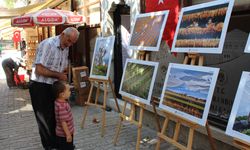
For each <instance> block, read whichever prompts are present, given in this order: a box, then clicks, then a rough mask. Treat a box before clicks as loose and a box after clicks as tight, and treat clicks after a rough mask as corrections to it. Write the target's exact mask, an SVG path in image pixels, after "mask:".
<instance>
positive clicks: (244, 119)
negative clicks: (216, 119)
mask: <svg viewBox="0 0 250 150" xmlns="http://www.w3.org/2000/svg"><path fill="white" fill-rule="evenodd" d="M226 134H228V135H230V136H232V137H235V138H238V139H240V140H243V141H245V142H248V143H249V141H250V72H246V71H243V72H242V75H241V79H240V83H239V86H238V90H237V93H236V96H235V99H234V104H233V108H232V110H231V114H230V118H229V121H228V125H227V129H226Z"/></svg>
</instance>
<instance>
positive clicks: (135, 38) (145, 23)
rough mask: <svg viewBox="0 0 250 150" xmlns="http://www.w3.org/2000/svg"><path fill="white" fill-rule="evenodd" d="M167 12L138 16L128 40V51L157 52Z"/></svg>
mask: <svg viewBox="0 0 250 150" xmlns="http://www.w3.org/2000/svg"><path fill="white" fill-rule="evenodd" d="M168 13H169V11H168V10H167V11H158V12H151V13H144V14H139V15H137V16H136V20H135V24H134V26H132V32H131V36H130V39H129V46H128V47H129V49H133V50H147V51H158V50H159V47H160V44H161V38H162V34H163V31H164V28H165V25H166V22H167V17H168Z"/></svg>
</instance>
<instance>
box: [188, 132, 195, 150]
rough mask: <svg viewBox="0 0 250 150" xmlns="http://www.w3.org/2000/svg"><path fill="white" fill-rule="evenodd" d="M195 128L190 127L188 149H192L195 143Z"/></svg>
mask: <svg viewBox="0 0 250 150" xmlns="http://www.w3.org/2000/svg"><path fill="white" fill-rule="evenodd" d="M193 137H194V129H193V128H190V129H189V134H188V144H187V149H188V150H191V149H192V145H193Z"/></svg>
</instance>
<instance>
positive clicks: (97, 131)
mask: <svg viewBox="0 0 250 150" xmlns="http://www.w3.org/2000/svg"><path fill="white" fill-rule="evenodd" d="M19 55H20V52H19V51H16V50H6V51H4V52H3V55H2V57H1V58H0V63H1V61H2V60H3V59H5V58H7V57H10V56H19ZM72 112H73V117H74V123H75V128H76V133H75V136H74V143H75V145H76V146H77V148H78V149H81V150H134V149H135V145H136V139H137V127H136V126H135V125H132V124H129V123H126V124H125V125H123V126H122V128H121V131H120V135H119V138H118V142H117V146H114V145H113V140H114V135H115V130H116V126H117V123H118V120H119V115H118V113H117V112H114V111H111V112H106V130H105V131H106V133H105V135H104V137H103V138H102V137H101V123H98V124H94V123H92V120H93V118H97V119H98V120H101V116H102V111H101V110H100V109H96V108H94V107H90V108H89V109H88V114H87V118H86V121H85V128H84V129H81V128H80V121H81V118H82V113H83V107H80V106H76V105H73V106H72ZM141 137H142V139H143V138H146V137H148V138H149V139H153V138H156V131H154V130H151V129H149V128H147V127H145V126H143V128H142V136H141ZM162 143H164V142H162ZM161 146H162V148H161V149H164V150H165V149H168V150H174V149H176V148H175V147H173V146H171V145H169V144H167V143H165V144H161ZM42 149H43V148H42V144H41V141H40V136H39V133H38V127H37V123H36V121H35V116H34V113H33V110H32V106H31V101H30V96H29V91H28V90H24V89H9V88H8V87H7V84H6V81H5V74H4V72H3V70H2V66H1V67H0V150H42ZM140 149H142V150H154V149H155V144H149V143H142V144H141V145H140Z"/></svg>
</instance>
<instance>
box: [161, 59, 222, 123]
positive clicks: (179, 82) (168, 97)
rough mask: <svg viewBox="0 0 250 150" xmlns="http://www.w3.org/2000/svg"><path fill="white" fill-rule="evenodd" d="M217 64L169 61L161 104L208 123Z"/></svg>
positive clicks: (194, 120) (193, 120)
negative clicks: (211, 65) (206, 64)
mask: <svg viewBox="0 0 250 150" xmlns="http://www.w3.org/2000/svg"><path fill="white" fill-rule="evenodd" d="M218 73H219V69H218V68H211V67H202V66H191V65H183V64H174V63H170V64H169V67H168V71H167V74H166V79H165V82H164V87H163V91H162V94H161V100H160V105H159V107H160V108H162V109H164V110H165V111H167V112H172V113H174V114H176V115H178V116H180V117H184V118H186V119H188V120H190V121H191V122H195V123H198V124H200V125H202V126H205V123H206V120H207V116H208V112H209V108H210V104H211V100H212V96H213V92H214V87H215V84H216V80H217V76H218Z"/></svg>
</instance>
